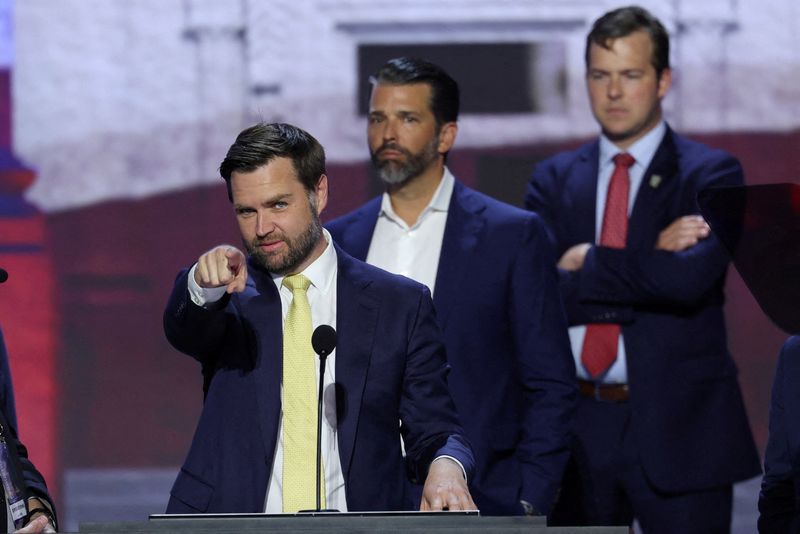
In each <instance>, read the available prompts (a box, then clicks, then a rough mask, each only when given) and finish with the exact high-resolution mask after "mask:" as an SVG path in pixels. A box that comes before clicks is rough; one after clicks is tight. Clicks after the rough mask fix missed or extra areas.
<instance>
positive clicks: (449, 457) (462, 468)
mask: <svg viewBox="0 0 800 534" xmlns="http://www.w3.org/2000/svg"><path fill="white" fill-rule="evenodd" d="M442 458H447V459H450V460H453V461H454V462H455V463H457V464H458V467H460V468H461V474H462V475H464V480H467V472H466V470H465V469H464V465H463V464H462V463H461V462H459V461H458V460H457V459H456V458H454V457H452V456H450V455H447V454H442V455H441V456H437V457H436V458H434V459H433V462H435V461H436V460H441V459H442ZM433 462H431V465H433Z"/></svg>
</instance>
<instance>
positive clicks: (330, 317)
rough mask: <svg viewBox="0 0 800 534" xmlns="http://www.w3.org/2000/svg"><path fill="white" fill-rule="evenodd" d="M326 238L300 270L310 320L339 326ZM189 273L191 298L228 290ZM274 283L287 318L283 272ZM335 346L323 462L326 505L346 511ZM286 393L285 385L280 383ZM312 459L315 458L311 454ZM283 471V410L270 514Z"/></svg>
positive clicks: (279, 498)
mask: <svg viewBox="0 0 800 534" xmlns="http://www.w3.org/2000/svg"><path fill="white" fill-rule="evenodd" d="M323 233H324V235H325V240H326V241H327V243H328V245H327V246H326V247H325V250H324V252H323V253H322V255H321V256H320V257H319V258H317V259H316V260H314V262H313V263H312V264H311V265H309V266H308V267H306V269H305V270H304V271H303V272H302V273H301V274H303V275H304V276H305V277H306V278H308V279H309V280H310V281H311V285H310V286H309V288H308V302H309V304H310V306H311V323H312V327H313V328H316V327H318V326H320V325H323V324H327V325H330V326H332V327H334V328H336V276H337V273H338V263H337V258H336V251H335V250H334V248H333V247H332V246H331V242H332V240H331V236H330V234H329V233H328V231H327V230H325V229H323ZM195 268H196V266H195V267H192V270H191V272H190V273H189V294H190V296H191V298H192V301H193V302H194V303H195V304H197V305H199V306H204V305H206V304H209V303H213V302H216V301H217V300H219V299H220V298H222V296H223V295H224V293H225V288H224V287H222V288H213V289H204V288H201V287H199V286H198V285H197V283H196V282H195V281H194V269H195ZM272 279H273V281H274V282H275V286H276V287H277V288H278V291H279V293H280V297H281V313H282V316H283V320H284V321H286V314H287V312H288V311H289V304H291V302H292V292H291V290H289V289H288V288H286V287H283V285H282V284H283V276H277V275H272ZM310 356H311V357H313V358H314V361H315V362H316V370H317V376H319V358H318V357H317V356H316V355H310ZM335 382H336V350H334V351H333V352H332V353H331V354H330V355H329V356H328V359H327V363H326V368H325V384H324V394H323V407H322V410H323V421H322V463H323V467H324V469H325V493H326V499H327V502H326V506H327V508H330V509H335V510H339V511H341V512H346V511H347V500H346V497H345V488H344V475H343V473H342V465H341V461H340V458H339V442H338V439H337V435H336V432H337V424H336V395H335V386H334V384H335ZM281 395H283V387H281ZM308 461H309V462H311V463H313V462H314V458H309V459H308ZM282 473H283V414H281V419H280V424H279V428H278V442H277V446H276V448H275V457H274V458H273V462H272V474H271V475H270V479H269V485H268V489H267V497H266V502H265V504H264V511H265V512H267V513H270V514H279V513H282V511H283V493H282V489H281V485H282V481H281V477H282Z"/></svg>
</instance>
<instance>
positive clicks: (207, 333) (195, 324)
mask: <svg viewBox="0 0 800 534" xmlns="http://www.w3.org/2000/svg"><path fill="white" fill-rule="evenodd" d="M189 272H190V271H189V270H188V269H185V270H183V271H181V272H180V273H178V276H177V277H176V279H175V285H174V287H173V289H172V293H171V294H170V297H169V301H168V302H167V306H166V309H165V310H164V333H165V334H166V336H167V340H169V342H170V343H171V344H172V346H173V347H175V348H176V349H177V350H179V351H181V352H183V353H185V354H188V355H190V356H192V357H193V358H195V359H196V360H198V361H200V362H201V363H203V364H211V363H213V362H212V360H213V358H214V357H215V355H217V354H218V353H219V352H220V348H221V347H222V346H223V344H224V343H226V342H230V341H231V340H236V339H237V338H238V337H240V336H237V335H236V333H237V332H238V333H241V327H240V324H239V317H238V314H236V313H235V309H234V307H233V305H232V304H231V302H230V296H229V295H227V294H226V295H225V296H224V297H223V299H222V300H221V301H220V302H219V303H218V304H217V305H216V306H214V308H213V309H207V308H203V307H202V306H198V305H197V304H195V303H194V302H193V301H192V299H191V297H190V296H189V290H188V276H189Z"/></svg>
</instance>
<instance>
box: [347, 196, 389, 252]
mask: <svg viewBox="0 0 800 534" xmlns="http://www.w3.org/2000/svg"><path fill="white" fill-rule="evenodd" d="M380 211H381V197H375V198H373V199H372V200H370V201H369V202H367V203H366V204H364V206H362V207H361V208H360V209H359V210H358V211H357V212H356V213H355V214H354V216H353V219H352V221H351V222H350V223H349V224H348V225H347V228H346V229H345V230H344V232H342V242H341V243H340V245H341V246H342V248H343V249H345V250H347V251H348V252H349V253H350V255H351V256H353V257H354V258H357V259H359V260H361V261H366V260H367V254H368V253H369V246H370V244H371V243H372V234H373V232H374V231H375V225H376V224H377V222H378V215H379V214H380Z"/></svg>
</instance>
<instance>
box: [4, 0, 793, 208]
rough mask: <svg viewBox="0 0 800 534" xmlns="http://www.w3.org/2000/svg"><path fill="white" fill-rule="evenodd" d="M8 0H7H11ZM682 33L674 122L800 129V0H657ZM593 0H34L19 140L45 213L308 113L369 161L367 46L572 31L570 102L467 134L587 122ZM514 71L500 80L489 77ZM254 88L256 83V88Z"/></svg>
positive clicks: (203, 173) (557, 132)
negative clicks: (361, 107) (361, 50)
mask: <svg viewBox="0 0 800 534" xmlns="http://www.w3.org/2000/svg"><path fill="white" fill-rule="evenodd" d="M5 1H9V0H5ZM642 4H643V5H644V6H645V7H647V8H649V9H651V10H652V11H653V12H654V13H655V14H656V15H657V16H659V17H660V18H661V19H662V21H663V22H664V23H665V24H666V25H667V27H668V29H669V30H670V31H671V33H672V35H673V53H672V56H673V66H674V68H675V70H676V76H677V79H676V85H675V86H674V87H673V91H672V93H671V94H670V96H669V97H668V100H667V103H666V107H667V111H668V118H669V120H670V121H671V123H672V124H673V126H676V127H677V128H678V129H681V130H683V131H688V132H701V131H702V132H708V131H741V130H756V131H774V130H790V129H795V128H798V125H800V84H798V83H797V81H798V74H797V73H798V72H800V7H798V3H797V1H796V0H761V1H758V0H705V1H703V2H697V1H694V0H663V1H654V0H650V1H645V2H642ZM618 5H619V4H618V3H617V2H611V1H608V0H606V1H598V0H539V1H536V2H533V1H530V0H494V1H492V2H487V1H485V0H480V1H478V0H437V1H436V2H429V1H427V0H405V1H403V0H266V1H264V0H125V1H123V0H120V1H116V2H115V1H111V0H24V1H18V2H17V3H16V4H15V6H14V11H15V13H14V22H15V25H14V31H15V39H16V43H15V59H14V61H15V65H14V84H13V91H14V121H15V122H14V136H15V146H16V150H17V153H18V154H20V155H21V156H22V157H23V158H24V159H25V160H26V161H27V162H28V163H29V164H31V165H33V166H34V167H35V168H37V169H38V171H39V177H38V180H37V181H36V183H35V184H34V186H33V187H32V188H31V189H30V191H29V192H28V196H29V199H30V200H32V201H33V202H34V203H36V204H38V205H39V206H40V207H42V208H43V209H44V210H46V211H59V210H65V209H71V208H76V207H80V206H82V205H86V204H90V203H93V202H97V201H102V200H108V199H118V198H139V197H142V196H146V195H152V194H156V193H160V192H164V191H169V190H174V189H178V188H184V187H189V186H194V185H197V184H203V183H209V182H215V181H216V180H219V178H218V176H217V173H216V169H217V166H218V163H219V161H220V160H221V159H222V157H223V156H224V153H225V151H226V150H227V147H228V146H229V145H230V143H231V142H232V141H233V139H234V137H235V135H236V133H238V132H239V131H240V130H241V129H242V128H243V127H245V126H247V125H249V124H250V123H252V122H254V121H256V120H261V119H264V120H284V121H288V122H292V123H295V124H298V125H299V126H302V127H304V128H306V129H308V130H309V131H311V133H313V134H314V135H315V136H317V137H318V138H319V139H320V141H321V142H322V143H323V145H324V146H325V147H326V149H327V152H328V157H329V160H330V161H334V162H335V161H355V160H361V159H365V158H366V157H367V152H366V147H365V142H364V124H363V118H359V117H358V116H357V113H356V91H357V84H358V83H360V82H362V80H357V79H356V49H357V45H358V44H359V43H392V44H398V43H420V42H433V43H437V42H509V41H514V42H518V41H525V40H530V41H537V40H559V41H562V42H563V43H564V44H565V46H566V51H567V72H566V75H567V76H566V78H567V102H566V107H565V109H564V110H563V111H562V112H560V113H552V112H551V113H541V114H519V115H502V116H485V115H481V116H468V115H467V116H464V117H463V119H462V121H461V129H460V131H459V141H458V146H461V147H476V146H486V145H507V144H522V143H532V142H538V141H548V140H555V139H564V138H573V137H580V136H588V135H591V134H592V133H593V132H594V131H595V125H594V123H593V121H592V118H591V115H590V113H589V110H588V105H587V101H586V98H585V94H584V86H583V70H584V69H583V47H584V39H585V35H586V32H587V31H588V28H589V26H590V25H591V22H592V21H593V20H594V19H595V18H596V17H597V16H599V15H600V14H602V13H603V12H605V11H607V10H609V9H612V8H614V7H617V6H618ZM493 82H494V83H498V84H502V83H503V81H502V80H493ZM253 88H257V91H255V92H254V91H253Z"/></svg>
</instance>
